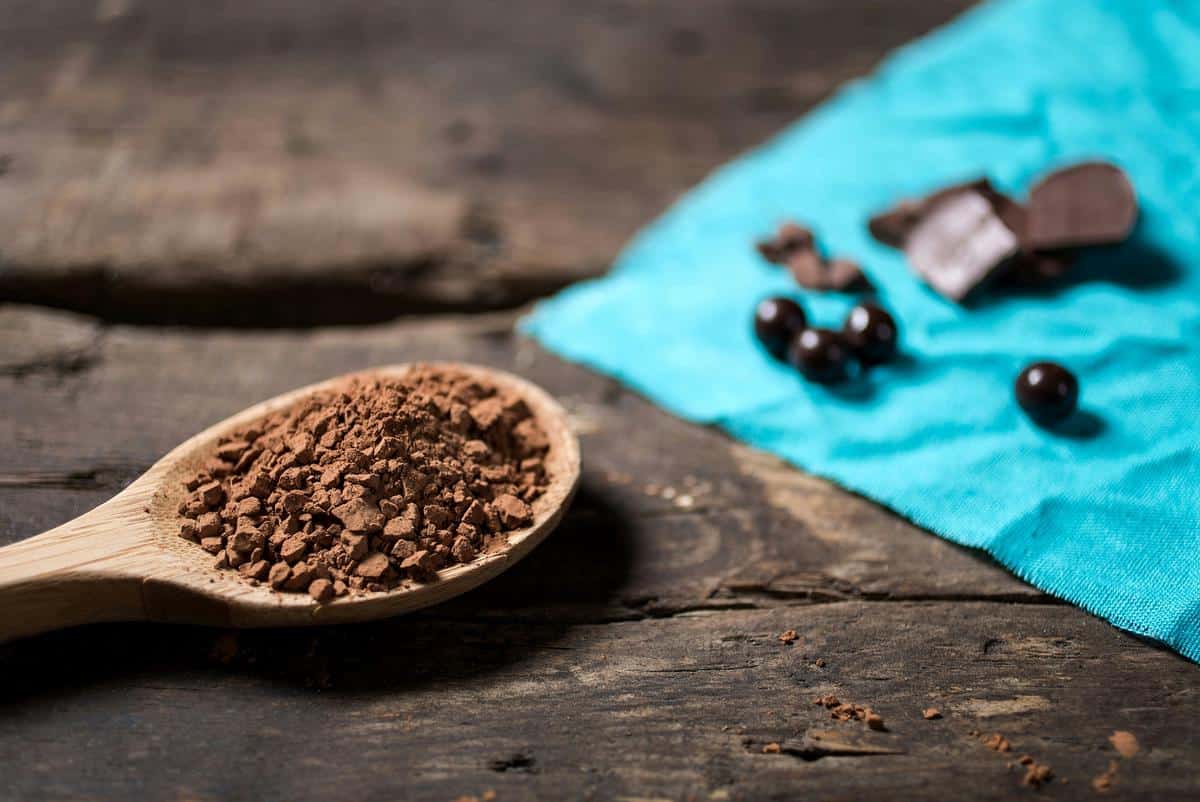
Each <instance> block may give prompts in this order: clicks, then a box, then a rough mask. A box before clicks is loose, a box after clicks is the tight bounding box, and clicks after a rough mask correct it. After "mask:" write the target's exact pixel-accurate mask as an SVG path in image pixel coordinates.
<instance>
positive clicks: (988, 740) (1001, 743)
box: [981, 732, 1012, 752]
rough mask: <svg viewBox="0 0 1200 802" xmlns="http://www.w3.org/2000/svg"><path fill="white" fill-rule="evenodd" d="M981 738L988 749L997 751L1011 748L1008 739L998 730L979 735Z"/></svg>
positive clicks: (1005, 750)
mask: <svg viewBox="0 0 1200 802" xmlns="http://www.w3.org/2000/svg"><path fill="white" fill-rule="evenodd" d="M981 740H982V741H983V745H984V746H986V747H987V748H988V749H994V750H996V751H997V752H1008V751H1010V750H1011V749H1012V744H1010V743H1009V742H1008V739H1007V738H1005V737H1004V736H1003V735H1001V734H1000V733H998V732H994V733H992V734H991V735H984V736H981Z"/></svg>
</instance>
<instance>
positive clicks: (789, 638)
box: [779, 629, 800, 643]
mask: <svg viewBox="0 0 1200 802" xmlns="http://www.w3.org/2000/svg"><path fill="white" fill-rule="evenodd" d="M798 640H800V636H799V635H797V634H796V630H794V629H789V630H787V631H785V632H781V633H780V634H779V641H780V642H781V643H795V642H796V641H798Z"/></svg>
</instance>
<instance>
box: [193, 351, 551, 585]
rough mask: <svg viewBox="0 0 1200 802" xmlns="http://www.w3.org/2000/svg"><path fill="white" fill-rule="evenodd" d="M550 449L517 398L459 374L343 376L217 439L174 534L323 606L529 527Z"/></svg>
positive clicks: (432, 571) (422, 572) (482, 550)
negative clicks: (335, 384)
mask: <svg viewBox="0 0 1200 802" xmlns="http://www.w3.org/2000/svg"><path fill="white" fill-rule="evenodd" d="M549 448H550V444H549V439H548V438H547V436H546V433H545V432H544V431H543V429H542V428H541V426H540V425H539V424H538V422H537V420H536V419H535V418H534V416H533V415H532V413H531V412H530V410H529V408H528V407H527V406H526V405H525V403H524V402H523V401H522V400H521V399H520V398H519V397H517V396H515V395H512V394H509V393H507V392H504V391H500V390H498V389H497V388H495V387H489V386H485V385H483V384H482V383H480V382H479V381H477V380H476V379H473V378H471V377H469V376H466V375H464V374H461V373H457V372H453V371H448V370H443V369H438V368H432V367H418V368H416V369H414V370H413V371H412V372H411V373H409V374H407V375H405V376H404V377H402V378H394V379H392V378H389V379H370V380H367V379H351V380H349V381H347V382H346V383H345V384H344V385H343V386H341V387H338V388H335V389H333V390H329V391H325V392H322V393H319V394H317V395H314V396H312V397H309V398H306V399H304V400H303V401H301V402H299V403H298V404H297V405H295V406H294V407H291V408H289V409H286V410H283V411H280V412H277V413H274V414H272V415H270V416H268V417H266V418H264V419H262V420H261V421H258V422H256V423H255V424H252V425H250V426H247V427H245V428H243V429H241V430H239V431H236V432H234V433H233V434H231V435H229V436H227V437H224V438H222V440H221V441H220V443H219V444H218V446H217V448H216V450H215V452H214V453H213V455H212V457H211V458H210V459H208V460H207V461H206V462H205V463H204V466H203V467H202V468H201V469H200V470H198V471H197V473H196V474H195V475H193V476H192V477H190V478H189V479H188V481H187V482H186V483H185V486H186V487H187V489H188V490H189V491H190V495H189V497H188V498H187V499H186V500H185V501H183V502H182V503H181V504H180V506H179V514H180V515H181V516H182V517H183V521H182V522H181V524H180V529H179V534H180V537H183V538H184V539H186V540H190V541H193V542H195V543H197V544H199V545H200V547H202V548H203V549H204V550H205V551H207V552H209V553H210V554H213V555H216V557H217V561H216V567H217V568H224V569H231V570H237V571H238V572H239V573H240V574H241V575H242V576H243V577H245V578H246V579H247V580H248V581H251V582H253V583H260V582H267V583H269V585H270V587H271V588H273V589H275V590H278V591H284V592H288V591H290V592H295V593H308V594H309V595H310V596H312V598H313V599H315V600H317V601H318V602H324V601H328V600H329V599H332V598H334V597H335V596H341V595H345V594H346V593H347V592H352V591H356V590H367V591H380V590H387V589H390V588H394V587H396V586H397V585H398V584H400V583H401V582H403V581H405V580H406V579H408V580H413V581H417V582H426V581H430V580H432V579H434V578H435V575H436V572H437V571H439V570H441V569H442V568H446V567H449V566H451V565H455V564H459V563H468V562H471V561H472V560H474V559H475V558H476V557H477V556H478V555H479V554H486V553H488V552H489V551H494V550H497V549H500V548H503V547H504V546H505V545H506V544H507V534H508V533H509V532H512V531H514V530H517V529H520V528H522V527H525V526H528V525H529V524H530V523H531V522H532V521H533V509H532V507H531V505H532V503H533V502H534V501H535V500H536V499H537V498H538V497H539V496H540V495H541V494H542V493H543V491H544V490H545V487H546V484H547V475H546V464H545V457H546V454H547V452H548V450H549Z"/></svg>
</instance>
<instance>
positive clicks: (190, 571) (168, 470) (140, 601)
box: [0, 315, 580, 641]
mask: <svg viewBox="0 0 1200 802" xmlns="http://www.w3.org/2000/svg"><path fill="white" fill-rule="evenodd" d="M21 319H23V320H29V316H28V315H23V316H21ZM70 330H71V327H69V326H68V325H65V324H64V323H63V322H62V321H59V325H57V326H52V327H51V332H52V333H51V336H53V333H56V332H63V331H70ZM424 364H426V365H428V366H429V367H432V368H435V369H443V370H447V371H453V372H455V373H458V374H465V375H467V376H468V377H470V378H472V379H474V380H475V381H478V382H479V383H481V384H482V385H484V386H485V387H494V388H497V389H499V390H500V391H501V392H507V393H511V394H513V395H514V396H515V397H518V398H520V399H521V400H522V401H524V402H525V404H526V405H527V406H528V408H529V414H530V415H531V416H532V418H533V419H534V420H536V421H537V422H538V424H539V425H540V426H541V429H542V431H544V432H545V433H546V437H547V439H548V441H549V445H550V448H549V451H548V452H547V453H546V456H545V471H546V476H547V483H546V486H545V488H544V490H543V492H542V493H541V494H540V495H539V496H538V497H537V498H536V499H534V500H533V502H532V504H531V507H532V511H533V520H532V521H531V522H530V524H529V525H528V526H526V527H523V528H521V529H516V530H513V531H510V532H507V533H506V534H505V540H506V545H505V546H504V547H503V548H502V549H499V550H495V551H488V552H487V553H484V554H481V555H479V556H478V557H477V558H476V559H474V560H472V561H471V562H469V563H464V564H460V565H454V566H451V567H449V568H445V569H442V570H440V571H438V572H437V578H436V581H432V582H414V581H412V580H404V581H403V582H401V583H400V584H399V585H397V586H396V587H394V588H392V589H390V590H388V591H387V592H382V593H351V594H350V595H348V596H345V597H343V598H340V599H335V600H333V601H330V602H328V603H325V604H317V603H316V602H314V601H313V600H312V599H311V598H309V597H308V595H307V594H303V593H276V592H274V591H272V590H271V588H270V587H269V586H267V585H265V584H255V585H251V584H249V583H247V582H245V581H243V580H242V578H240V577H238V576H237V575H235V574H233V573H232V572H229V571H218V570H217V569H215V568H213V567H212V557H211V556H210V555H209V554H207V553H205V552H203V551H201V550H200V549H198V548H196V547H195V546H194V545H193V544H189V543H187V542H186V541H183V540H182V539H180V537H179V524H180V521H181V518H180V516H179V514H178V512H177V510H178V508H179V505H180V504H181V503H182V502H184V501H186V500H187V498H188V495H189V494H188V491H187V490H186V489H185V488H184V486H183V483H184V481H186V479H188V478H190V477H192V476H195V474H196V472H197V470H199V469H200V468H201V466H203V465H204V463H205V461H206V460H208V459H209V458H210V457H211V455H212V454H213V453H214V450H215V449H216V447H217V445H218V444H219V443H220V442H221V438H223V437H229V436H230V435H232V434H233V433H236V432H237V431H239V430H243V429H245V428H246V427H247V426H250V425H252V424H254V423H256V422H258V421H260V420H261V419H263V418H264V417H266V416H268V415H270V414H272V413H276V412H279V411H280V410H285V409H288V408H290V407H292V406H294V405H296V404H298V403H299V402H301V401H302V400H303V399H306V398H308V397H310V396H312V395H313V394H315V393H320V392H328V391H329V390H330V389H337V388H340V387H344V386H345V382H346V381H347V380H349V379H350V378H352V377H351V376H335V377H331V378H330V379H327V380H326V381H323V382H319V383H316V384H310V385H307V386H304V387H300V388H296V389H293V390H290V391H288V392H286V393H283V394H281V395H278V396H275V397H274V398H270V399H266V400H263V401H260V402H258V403H255V404H253V405H251V406H249V407H247V408H246V409H244V410H240V411H238V412H237V413H235V414H233V415H231V416H230V417H228V418H225V419H224V420H221V421H218V422H217V423H214V424H213V425H212V426H209V427H208V428H206V429H205V430H204V431H202V432H198V433H196V434H194V435H192V436H190V437H188V438H187V439H186V440H185V441H184V442H183V443H181V444H179V445H178V446H176V447H175V448H173V449H172V450H171V451H170V453H168V454H166V455H165V456H163V457H162V458H160V459H158V460H156V461H155V462H154V464H153V465H151V466H150V468H149V469H148V470H147V471H146V472H145V473H143V474H142V475H141V476H139V477H138V478H137V479H135V480H134V481H133V483H132V484H130V485H129V486H128V487H126V488H124V489H123V490H121V492H120V493H118V494H117V495H115V496H114V497H113V498H111V499H109V500H108V501H106V502H105V503H104V504H101V505H100V506H98V507H97V508H96V509H94V510H90V511H88V512H87V513H86V514H84V515H82V516H79V517H78V518H75V519H73V520H71V521H68V522H66V523H64V524H62V525H61V526H58V527H55V528H54V529H52V530H50V531H49V532H45V533H43V534H41V535H35V536H34V537H31V538H28V539H25V540H22V541H21V542H19V543H15V544H12V545H10V546H8V547H5V548H0V610H3V611H4V615H3V616H2V617H0V641H5V640H9V639H12V638H18V637H24V636H28V635H32V634H37V633H41V632H46V631H49V630H53V629H58V628H60V627H68V626H77V625H79V624H88V623H97V622H109V621H164V622H171V623H176V624H205V625H209V626H236V627H266V626H276V627H278V626H310V625H317V624H328V623H347V622H356V621H366V620H370V619H374V618H383V617H387V616H392V615H398V614H401V613H405V612H410V611H412V610H418V609H420V608H422V607H428V606H430V605H433V604H439V603H442V602H445V601H447V600H448V599H452V598H454V597H455V596H458V595H461V594H463V593H466V592H467V591H469V590H471V589H473V588H475V587H478V586H479V585H480V584H482V583H483V582H486V581H488V580H490V579H493V578H495V577H496V576H498V575H500V574H501V573H502V572H503V571H505V570H507V569H508V568H510V567H511V566H513V565H515V564H516V563H517V562H518V561H520V560H521V559H522V558H524V557H525V556H526V555H527V554H529V552H530V551H532V550H533V549H534V548H535V547H536V546H537V545H538V544H539V543H541V542H542V541H543V540H545V538H546V537H547V536H548V535H549V534H550V533H551V532H552V531H553V530H554V527H555V526H557V525H558V522H559V521H561V520H562V517H563V514H564V513H565V511H566V508H567V506H568V505H569V504H570V501H571V499H572V497H573V496H574V495H575V491H576V489H577V488H578V486H579V472H580V458H579V442H578V439H577V438H576V436H575V434H574V433H573V432H572V431H571V428H570V424H569V422H568V419H567V415H566V412H565V411H564V410H563V408H562V407H561V406H560V405H559V404H558V403H557V402H556V401H555V400H554V399H553V398H551V397H550V396H549V395H547V394H546V393H545V392H544V391H543V390H542V389H541V388H539V387H537V386H536V385H534V384H531V383H530V382H527V381H525V380H523V379H520V378H518V377H516V376H513V375H512V374H510V373H505V372H503V371H498V370H495V369H493V368H488V367H482V366H478V365H469V364H464V363H458V362H454V363H449V362H440V363H438V362H427V363H424ZM413 366H414V365H413V363H407V364H393V365H386V366H372V367H371V368H370V369H369V370H365V371H357V372H355V373H354V374H353V378H359V379H365V380H372V379H377V378H385V379H387V378H390V379H402V378H403V377H404V376H405V375H406V374H408V373H410V372H411V371H412V369H413Z"/></svg>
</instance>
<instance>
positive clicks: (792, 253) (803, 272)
mask: <svg viewBox="0 0 1200 802" xmlns="http://www.w3.org/2000/svg"><path fill="white" fill-rule="evenodd" d="M756 247H757V248H758V252H759V253H760V254H762V256H763V258H764V259H766V260H767V261H768V262H772V263H773V264H778V265H783V266H785V267H787V269H788V270H789V271H790V272H791V274H792V278H794V279H795V280H796V283H797V284H799V285H800V286H801V287H805V288H807V289H810V290H835V291H839V292H850V291H854V290H860V289H869V288H870V286H871V283H870V281H868V280H867V277H866V276H865V275H864V274H863V272H862V268H861V267H859V265H858V263H857V262H855V261H853V260H851V259H832V260H826V259H825V257H823V256H822V255H821V252H820V250H819V249H818V248H817V241H816V238H815V237H814V236H813V233H812V232H811V231H810V230H809V229H807V228H805V227H804V226H802V225H799V224H797V223H793V222H786V223H784V224H782V225H781V226H780V227H779V230H778V231H777V232H776V233H775V236H774V237H772V238H770V239H765V240H760V241H759V242H758V244H757V245H756Z"/></svg>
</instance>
